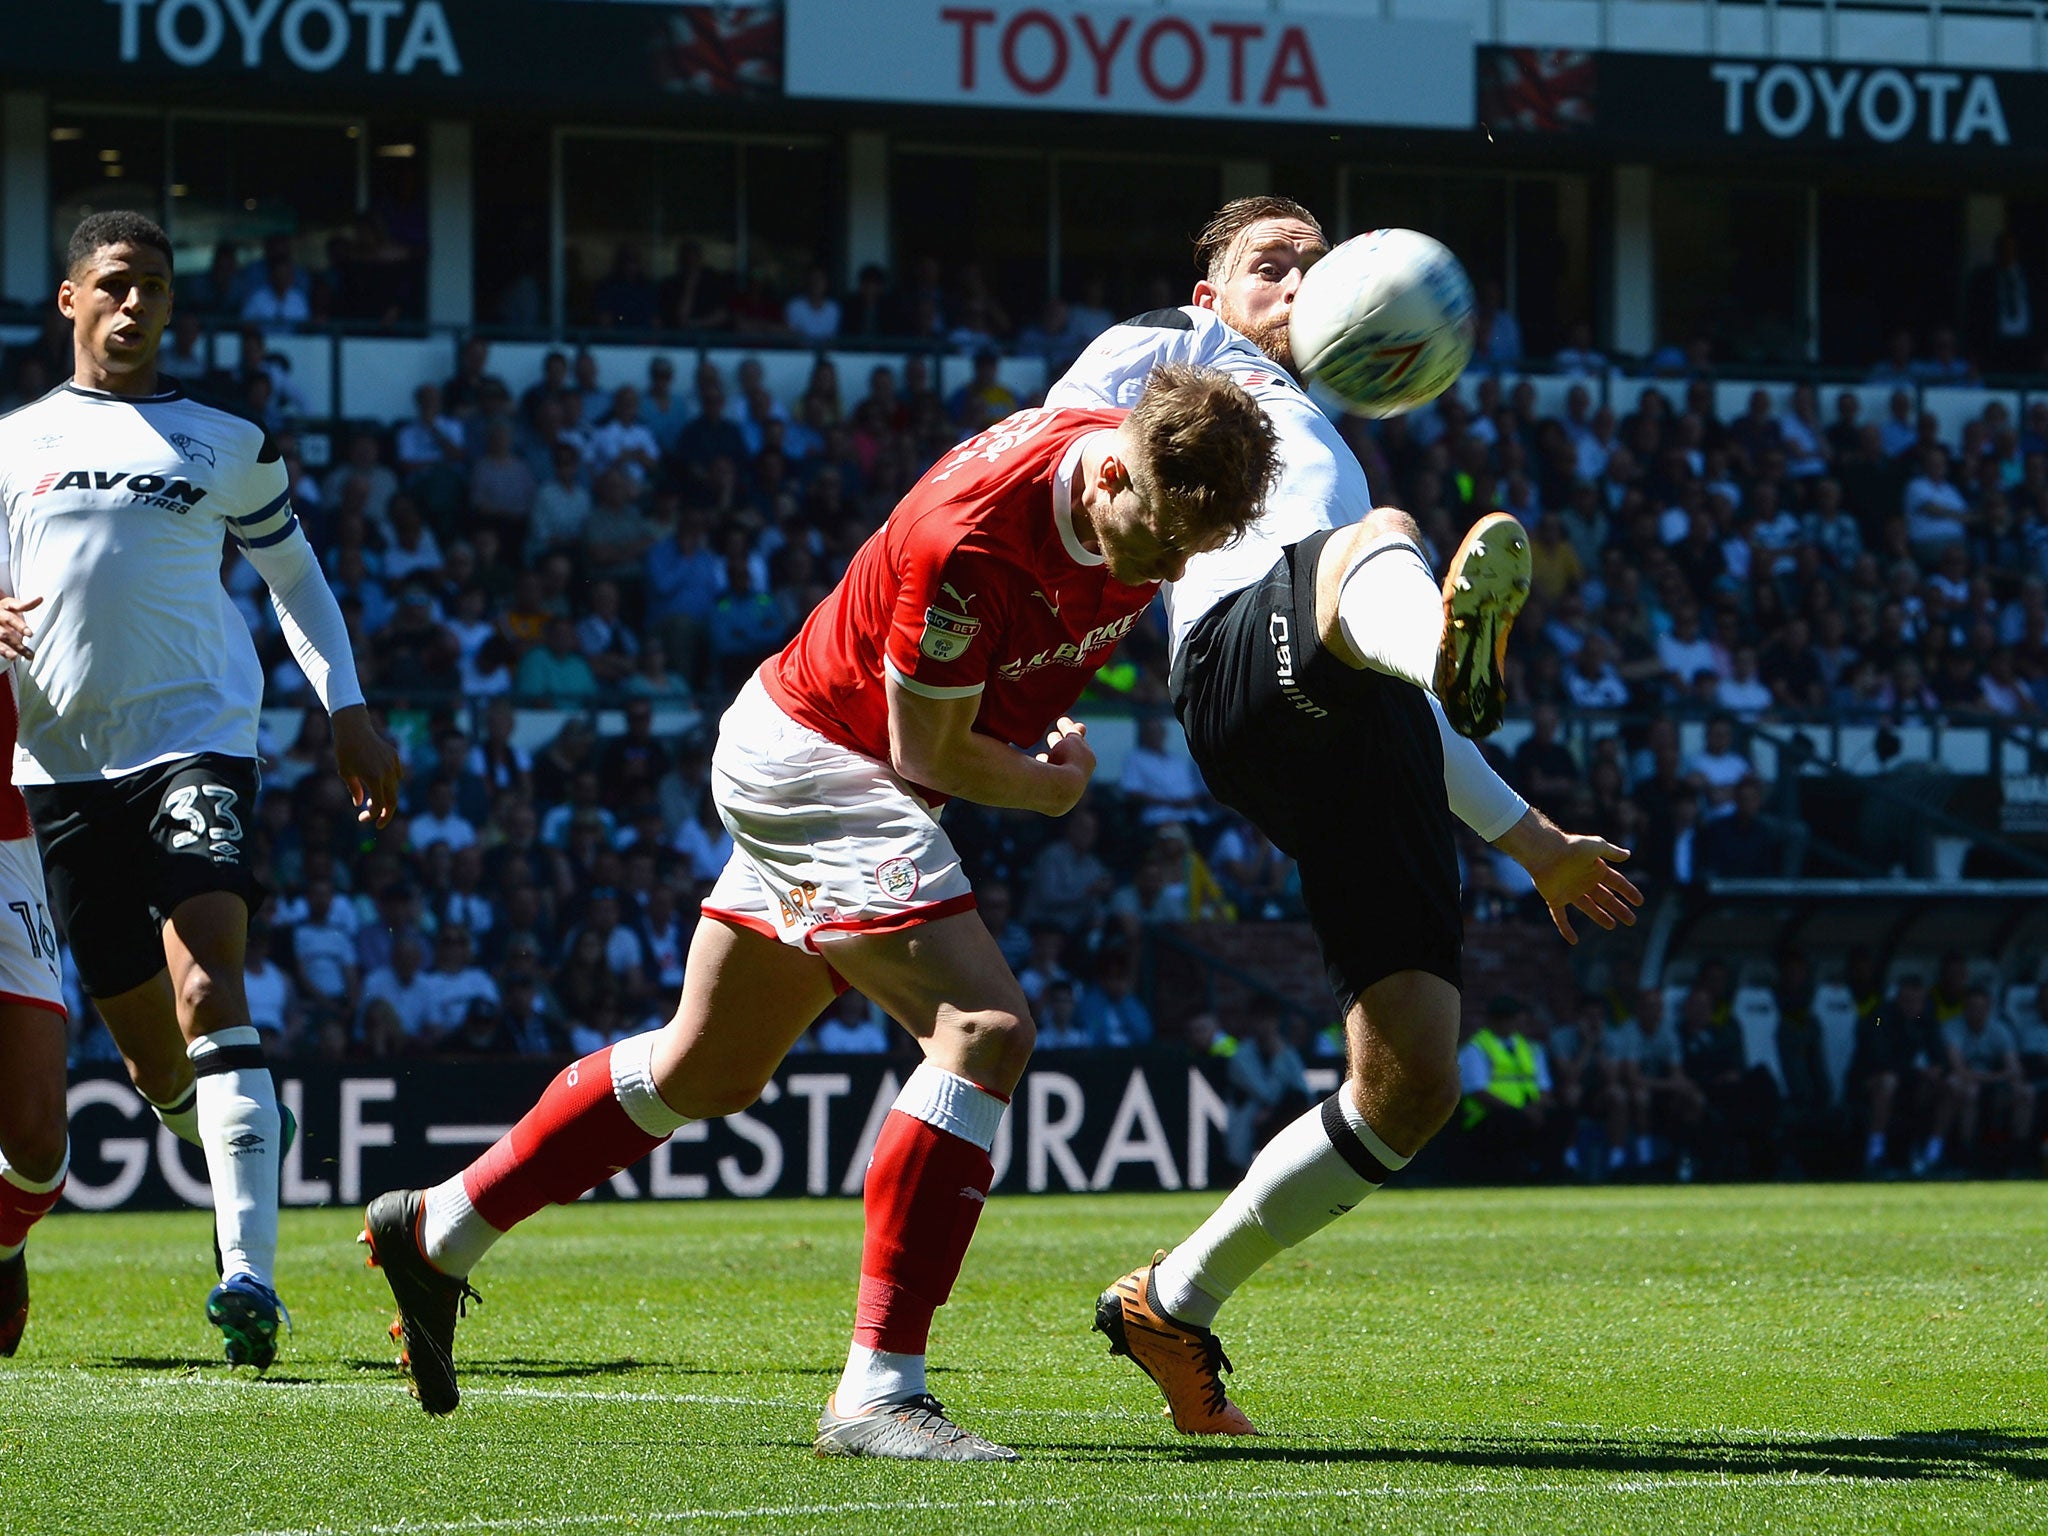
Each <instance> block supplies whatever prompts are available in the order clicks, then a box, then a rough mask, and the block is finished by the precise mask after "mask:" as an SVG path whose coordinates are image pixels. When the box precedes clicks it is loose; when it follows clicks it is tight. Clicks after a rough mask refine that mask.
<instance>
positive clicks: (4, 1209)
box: [0, 1178, 64, 1248]
mask: <svg viewBox="0 0 2048 1536" xmlns="http://www.w3.org/2000/svg"><path fill="white" fill-rule="evenodd" d="M63 1193H64V1180H62V1179H59V1180H58V1181H57V1187H56V1188H55V1189H47V1190H44V1191H42V1192H41V1193H40V1194H31V1193H30V1192H29V1191H27V1190H25V1189H23V1188H22V1187H21V1186H20V1185H19V1184H16V1183H14V1182H13V1181H12V1180H10V1179H6V1178H0V1248H19V1247H20V1246H21V1245H22V1244H23V1243H25V1242H27V1241H28V1229H29V1228H30V1227H32V1226H34V1225H35V1224H36V1223H37V1222H39V1221H41V1220H42V1219H43V1218H44V1217H45V1216H47V1215H48V1214H49V1213H50V1211H51V1210H52V1208H54V1207H55V1205H56V1204H57V1198H58V1196H60V1195H62V1194H63Z"/></svg>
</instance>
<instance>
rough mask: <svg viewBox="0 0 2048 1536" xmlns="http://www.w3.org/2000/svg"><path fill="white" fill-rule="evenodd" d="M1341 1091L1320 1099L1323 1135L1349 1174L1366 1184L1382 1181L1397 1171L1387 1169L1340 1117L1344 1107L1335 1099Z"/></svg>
mask: <svg viewBox="0 0 2048 1536" xmlns="http://www.w3.org/2000/svg"><path fill="white" fill-rule="evenodd" d="M1343 1091H1344V1090H1343V1088H1342V1087H1339V1088H1338V1090H1337V1093H1333V1094H1331V1095H1330V1096H1329V1097H1328V1098H1327V1099H1325V1100H1323V1134H1324V1135H1325V1136H1327V1137H1329V1138H1330V1145H1331V1146H1333V1147H1335V1148H1336V1149H1337V1155H1338V1156H1339V1157H1341V1158H1343V1159H1344V1161H1345V1162H1347V1163H1349V1164H1350V1165H1351V1171H1352V1172H1353V1173H1355V1174H1357V1175H1358V1176H1359V1177H1360V1178H1361V1179H1363V1180H1365V1182H1366V1183H1368V1184H1384V1183H1386V1182H1387V1180H1389V1179H1391V1178H1392V1177H1393V1176H1394V1175H1395V1174H1396V1173H1398V1172H1400V1170H1399V1169H1398V1168H1389V1167H1388V1166H1387V1165H1386V1164H1385V1163H1383V1162H1381V1161H1380V1160H1379V1159H1378V1158H1377V1157H1375V1156H1374V1155H1373V1154H1372V1151H1371V1149H1370V1148H1368V1147H1367V1146H1366V1144H1365V1143H1364V1142H1362V1141H1360V1140H1359V1139H1358V1134H1357V1132H1355V1131H1353V1130H1352V1129H1351V1122H1350V1121H1349V1120H1348V1119H1346V1118H1345V1116H1344V1106H1343V1105H1342V1104H1341V1103H1339V1102H1338V1099H1337V1094H1338V1093H1342V1092H1343Z"/></svg>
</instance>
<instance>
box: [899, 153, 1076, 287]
mask: <svg viewBox="0 0 2048 1536" xmlns="http://www.w3.org/2000/svg"><path fill="white" fill-rule="evenodd" d="M1047 165H1048V162H1047V160H1046V157H1045V156H1044V155H1042V154H1038V153H1036V152H1033V151H1018V152H1015V153H1008V154H1006V153H1004V152H1002V151H997V150H984V151H975V152H969V153H960V152H957V151H950V150H943V149H934V148H925V147H922V146H916V145H906V146H903V147H901V148H899V149H898V150H897V151H896V152H895V154H894V156H893V157H892V159H891V161H890V166H889V224H890V246H889V248H890V250H891V251H893V252H894V253H895V262H896V271H895V273H894V274H893V275H894V276H895V278H896V280H897V283H898V285H899V287H901V286H907V285H908V284H910V283H911V282H913V281H914V280H915V268H916V266H917V264H918V263H919V262H922V261H935V262H937V263H938V265H939V275H940V280H941V282H942V284H944V285H946V286H948V287H950V286H951V285H953V284H954V283H955V282H956V281H957V280H958V277H959V275H960V273H961V272H962V271H963V270H964V269H965V268H966V267H968V266H969V265H970V264H973V265H978V266H979V267H980V269H981V275H982V278H983V280H984V281H985V282H986V283H987V285H988V288H989V291H990V292H991V293H993V294H994V295H995V297H996V301H997V303H998V304H1000V305H1001V306H1002V307H1003V308H1004V309H1005V310H1006V311H1007V312H1008V314H1009V316H1010V318H1011V320H1012V321H1013V322H1015V323H1016V324H1019V325H1023V324H1027V323H1028V318H1026V319H1020V318H1019V317H1020V316H1022V317H1030V316H1033V315H1035V314H1036V313H1037V310H1038V306H1039V305H1040V304H1041V303H1042V302H1043V301H1044V299H1045V288H1046V278H1047V252H1048V249H1049V238H1050V232H1051V218H1052V211H1051V199H1050V196H1049V190H1048V186H1047ZM1078 296H1079V295H1078V294H1069V295H1068V297H1070V298H1073V297H1078Z"/></svg>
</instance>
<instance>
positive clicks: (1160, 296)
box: [563, 239, 1186, 369]
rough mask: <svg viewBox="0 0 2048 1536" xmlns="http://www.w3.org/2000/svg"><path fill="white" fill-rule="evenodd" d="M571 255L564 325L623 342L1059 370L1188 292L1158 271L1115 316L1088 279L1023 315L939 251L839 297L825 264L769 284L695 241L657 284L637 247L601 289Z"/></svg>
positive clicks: (873, 272)
mask: <svg viewBox="0 0 2048 1536" xmlns="http://www.w3.org/2000/svg"><path fill="white" fill-rule="evenodd" d="M566 254H567V255H568V256H570V257H571V258H573V259H572V260H571V261H570V262H569V268H570V270H569V276H568V285H567V288H566V291H565V293H564V296H563V298H564V318H565V319H566V320H567V321H568V323H569V324H570V325H572V326H575V327H578V328H581V329H591V330H601V331H606V332H614V333H622V334H623V336H631V335H634V334H641V335H644V334H647V333H650V332H659V331H683V332H691V333H705V332H708V333H727V332H730V333H734V334H737V335H739V336H746V337H758V338H761V339H764V340H769V339H772V340H781V341H794V342H802V343H809V344H811V345H814V346H828V345H838V346H844V345H849V344H851V345H858V344H860V343H861V342H864V341H865V342H887V343H889V344H892V345H900V344H903V343H916V344H921V345H925V346H932V347H942V348H945V349H948V350H951V351H955V352H961V353H968V354H976V355H979V354H983V353H986V354H988V355H990V356H1000V355H1006V354H1007V355H1013V356H1017V357H1035V358H1042V359H1044V360H1045V361H1046V362H1047V363H1048V364H1050V365H1051V366H1052V367H1054V368H1055V369H1063V368H1065V367H1066V365H1067V364H1068V363H1070V362H1072V361H1073V360H1074V358H1075V357H1077V356H1078V355H1079V354H1080V352H1081V349H1082V348H1083V347H1085V346H1087V345H1088V343H1089V342H1090V341H1092V340H1093V339H1094V338H1095V337H1097V336H1099V335H1101V334H1102V332H1104V331H1106V330H1107V329H1109V327H1110V326H1111V325H1112V324H1114V323H1115V321H1116V320H1117V318H1118V316H1119V314H1122V313H1135V312H1136V311H1138V310H1141V309H1158V308H1162V307H1164V306H1166V305H1169V304H1179V303H1184V302H1186V294H1185V293H1182V292H1177V291H1176V289H1175V284H1174V281H1173V280H1172V279H1169V278H1168V277H1166V276H1165V275H1163V274H1162V275H1159V276H1156V277H1154V278H1152V279H1150V280H1149V281H1147V282H1146V283H1144V284H1143V285H1142V291H1140V292H1133V293H1129V294H1124V295H1121V296H1120V297H1122V298H1124V299H1125V300H1126V301H1127V302H1126V304H1125V306H1124V308H1123V309H1122V310H1117V309H1114V308H1113V307H1112V306H1111V304H1110V302H1109V297H1108V291H1107V286H1106V284H1105V283H1104V282H1103V280H1102V279H1101V278H1100V277H1092V278H1090V279H1088V280H1087V281H1086V282H1085V283H1084V284H1083V285H1082V287H1081V292H1080V296H1079V297H1078V298H1075V299H1071V300H1070V299H1067V298H1063V297H1061V296H1060V295H1058V294H1055V295H1053V296H1052V297H1050V298H1048V299H1046V300H1045V302H1044V303H1043V304H1041V305H1038V306H1036V307H1035V308H1032V309H1030V310H1029V311H1028V312H1023V311H1016V310H1014V309H1013V306H1012V304H1011V303H1009V302H1006V301H1005V300H1004V299H1003V298H1002V297H999V296H998V295H997V293H996V292H995V291H994V289H993V288H992V286H991V285H990V283H989V281H988V279H987V277H986V276H985V275H984V274H983V271H982V268H981V266H980V265H979V263H976V262H971V261H970V262H965V263H962V264H961V265H960V266H959V267H957V268H956V269H955V270H953V271H952V272H950V273H948V272H947V271H946V270H945V268H944V267H943V265H942V264H941V263H940V262H939V260H938V259H937V258H936V257H933V256H921V257H918V258H916V259H915V260H913V261H911V262H909V263H907V264H906V267H905V269H904V271H903V273H902V274H901V277H900V280H899V279H897V278H893V277H892V276H891V274H890V273H889V271H888V270H887V269H886V268H883V267H881V266H877V265H873V264H870V265H868V266H864V267H862V268H861V269H860V271H859V273H858V274H856V276H855V278H854V282H853V286H852V287H851V288H850V289H847V290H845V291H843V292H837V291H835V290H834V287H833V283H832V278H831V274H830V273H829V272H827V271H826V269H825V268H824V267H823V266H816V265H814V266H811V267H809V268H808V269H806V270H805V272H804V274H803V276H802V278H801V280H800V281H798V282H795V283H792V284H789V285H787V286H788V290H789V291H787V292H780V291H778V290H777V288H776V287H775V285H774V284H773V283H771V282H769V281H768V280H766V279H764V278H761V277H758V276H755V275H751V274H746V273H734V272H726V271H721V270H719V269H718V268H716V267H713V266H711V265H710V264H709V263H708V262H707V261H706V260H705V255H704V248H703V246H702V244H701V243H700V242H698V241H696V240H688V239H686V240H683V241H682V242H680V243H679V245H678V246H677V248H676V253H675V266H674V270H673V271H671V272H670V274H669V275H668V276H667V277H664V278H661V279H659V280H657V279H655V278H654V277H653V276H652V275H651V274H650V272H649V271H648V266H647V261H646V258H645V256H644V255H643V254H642V253H641V250H640V247H639V246H637V245H635V244H632V243H630V242H628V243H625V244H621V245H619V246H617V247H616V248H614V250H613V251H612V254H611V258H610V263H609V266H608V267H607V269H606V272H605V275H604V276H603V277H601V278H599V279H597V280H596V281H594V282H593V281H588V280H586V279H585V278H584V277H583V275H582V274H583V269H584V260H583V252H582V250H581V248H580V247H576V246H571V247H570V248H569V250H568V252H567V253H566ZM1181 286H1183V287H1184V286H1185V284H1184V283H1183V284H1182V285H1181Z"/></svg>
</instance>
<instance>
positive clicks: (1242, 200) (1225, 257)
mask: <svg viewBox="0 0 2048 1536" xmlns="http://www.w3.org/2000/svg"><path fill="white" fill-rule="evenodd" d="M1266 219H1299V220H1301V222H1302V223H1304V224H1306V225H1308V227H1309V228H1310V229H1313V230H1314V231H1315V232H1316V233H1317V234H1319V235H1320V234H1322V233H1323V221H1322V220H1321V219H1318V218H1317V217H1316V216H1315V215H1314V214H1312V213H1310V212H1309V211H1308V210H1307V209H1306V208H1304V207H1302V206H1301V204H1299V203H1297V202H1296V201H1295V200H1294V199H1293V198H1291V197H1274V196H1270V195H1266V196H1260V197H1237V198H1232V199H1231V200H1230V201H1229V202H1227V203H1225V204H1224V205H1223V206H1222V207H1221V208H1218V209H1217V210H1216V213H1215V216H1214V217H1213V218H1211V219H1210V220H1209V223H1208V225H1207V227H1206V228H1204V229H1203V231H1202V232H1201V233H1200V234H1199V235H1197V236H1195V265H1196V266H1198V267H1200V268H1201V269H1202V275H1203V276H1204V277H1206V278H1207V279H1208V280H1209V281H1210V282H1212V283H1214V284H1216V286H1217V287H1219V288H1220V287H1222V286H1223V284H1224V282H1225V281H1227V280H1228V279H1229V277H1230V268H1229V262H1230V248H1231V246H1232V245H1234V244H1236V242H1237V237H1238V236H1239V235H1241V234H1243V233H1244V232H1245V231H1246V230H1247V229H1249V228H1251V226H1252V225H1254V224H1257V223H1260V222H1262V221H1263V220H1266ZM1324 243H1325V244H1327V243H1328V237H1327V236H1325V237H1324Z"/></svg>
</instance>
